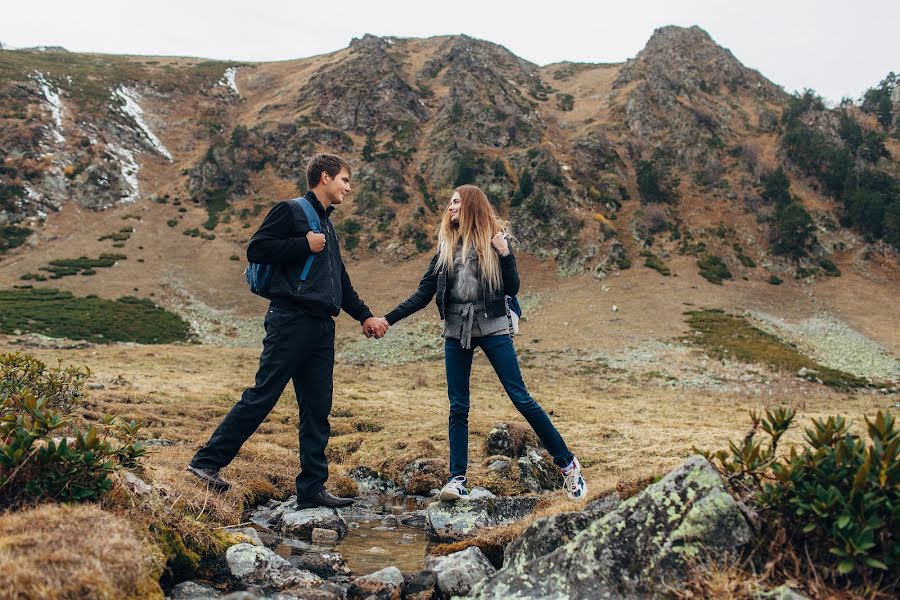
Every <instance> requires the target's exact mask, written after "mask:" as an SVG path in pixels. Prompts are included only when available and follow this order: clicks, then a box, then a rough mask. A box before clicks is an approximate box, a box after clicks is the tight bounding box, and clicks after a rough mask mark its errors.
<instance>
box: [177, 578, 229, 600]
mask: <svg viewBox="0 0 900 600" xmlns="http://www.w3.org/2000/svg"><path fill="white" fill-rule="evenodd" d="M220 597H221V595H220V594H219V592H218V590H216V589H215V588H211V587H209V586H208V585H203V584H202V583H197V582H196V581H184V582H182V583H179V584H178V585H176V586H175V587H173V588H172V593H171V594H170V595H169V598H171V599H172V600H209V599H211V598H220Z"/></svg>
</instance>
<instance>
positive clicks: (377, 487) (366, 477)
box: [347, 467, 402, 496]
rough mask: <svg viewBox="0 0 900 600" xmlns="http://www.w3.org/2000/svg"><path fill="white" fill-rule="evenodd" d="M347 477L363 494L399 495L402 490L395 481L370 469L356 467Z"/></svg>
mask: <svg viewBox="0 0 900 600" xmlns="http://www.w3.org/2000/svg"><path fill="white" fill-rule="evenodd" d="M347 475H348V476H349V477H350V479H352V480H353V481H355V482H356V484H357V485H358V486H359V491H360V493H363V494H386V495H391V496H393V495H395V494H399V493H400V492H401V491H402V490H401V489H400V486H399V485H397V484H396V483H395V482H394V480H393V479H391V478H390V477H388V476H387V475H384V474H382V473H380V472H379V471H376V470H375V469H370V468H369V467H354V468H353V469H350V472H349V473H347Z"/></svg>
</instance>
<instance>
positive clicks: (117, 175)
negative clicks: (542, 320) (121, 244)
mask: <svg viewBox="0 0 900 600" xmlns="http://www.w3.org/2000/svg"><path fill="white" fill-rule="evenodd" d="M790 105H791V97H790V96H789V95H788V94H786V93H785V92H784V91H783V90H782V89H780V88H779V87H778V86H776V85H775V84H773V83H772V82H770V81H768V80H767V79H766V78H765V77H764V76H762V75H761V74H759V73H757V72H756V71H753V70H751V69H748V68H746V67H745V66H743V65H742V64H741V63H740V62H739V61H738V60H737V59H736V58H735V57H734V56H733V55H732V54H731V52H729V51H728V50H727V49H725V48H722V47H721V46H719V45H717V44H716V43H715V42H714V41H713V40H712V39H711V38H710V37H709V35H708V34H707V33H706V32H704V31H703V30H701V29H699V28H697V27H692V28H687V29H685V28H679V27H664V28H661V29H659V30H657V31H656V32H655V33H654V34H653V36H652V37H651V39H650V40H649V41H648V43H647V46H646V47H645V48H644V49H643V50H642V51H641V52H640V53H638V55H637V56H636V57H635V58H633V59H631V60H629V61H627V62H626V63H624V64H613V65H602V64H598V65H594V64H574V63H562V64H557V65H549V66H546V67H538V66H536V65H534V64H532V63H529V62H527V61H524V60H522V59H520V58H518V57H516V56H515V55H513V54H512V53H510V52H509V51H508V50H506V49H505V48H503V47H501V46H497V45H495V44H491V43H489V42H485V41H481V40H477V39H474V38H470V37H467V36H449V37H437V38H429V39H399V38H378V37H374V36H369V35H367V36H365V37H363V38H362V39H357V40H354V41H353V42H352V43H351V45H350V46H349V47H348V48H346V49H344V50H341V51H338V52H335V53H332V54H328V55H323V56H317V57H312V58H308V59H302V60H297V61H288V62H281V63H261V64H238V63H226V62H219V61H206V60H199V59H181V58H163V57H119V56H100V55H86V54H74V53H68V52H65V51H61V50H58V51H45V52H37V51H30V50H15V51H13V50H3V51H2V52H0V225H4V224H5V225H19V226H27V227H30V228H32V229H33V228H35V227H37V226H38V223H39V221H40V220H41V219H44V218H45V217H46V215H47V214H49V213H52V212H56V211H60V210H62V209H63V208H64V207H65V206H66V205H67V204H69V203H75V204H78V205H80V206H82V207H86V208H89V209H93V210H102V209H104V208H108V207H110V206H113V205H115V204H117V203H122V202H135V201H137V200H139V199H143V198H149V197H154V198H157V199H159V200H160V202H161V203H165V202H168V201H169V200H172V201H173V202H178V203H183V204H184V205H185V206H187V207H189V208H192V209H193V208H194V207H197V208H200V209H203V208H205V209H206V211H205V225H206V227H207V229H209V230H210V231H214V232H215V234H217V235H219V236H223V237H225V238H226V239H230V240H234V241H238V242H240V241H243V240H245V238H246V233H247V232H244V231H240V230H238V231H235V230H234V228H232V227H223V226H222V225H221V223H222V222H223V221H229V220H230V218H231V217H233V216H237V215H238V214H240V211H241V210H242V209H243V210H246V207H247V206H249V205H248V202H251V203H252V202H256V203H258V202H260V201H268V200H272V199H278V198H284V197H285V196H288V195H291V194H293V193H295V192H296V188H298V187H301V188H302V187H303V185H304V184H303V181H302V180H303V177H302V171H303V166H304V164H305V161H306V160H307V158H308V156H309V155H310V154H311V153H313V152H315V151H318V150H330V151H334V152H338V153H341V154H343V155H345V156H347V157H348V158H349V159H350V160H351V161H352V163H353V164H354V165H355V166H356V173H355V193H354V195H353V197H352V199H351V201H350V203H349V205H350V206H349V208H350V210H343V211H341V213H342V214H343V215H344V217H343V218H344V221H343V223H342V224H341V229H342V230H343V232H344V241H345V244H346V246H347V249H348V250H349V251H351V252H353V253H355V254H357V255H364V254H368V253H375V254H386V255H388V256H390V257H393V258H407V257H411V256H414V255H416V254H419V253H423V252H426V251H428V250H429V249H431V248H432V247H433V238H434V236H433V227H434V223H435V222H436V220H437V214H438V213H439V212H440V210H441V208H442V206H443V203H444V201H445V198H446V197H447V195H448V193H449V191H450V190H451V189H452V188H453V187H454V186H455V185H457V184H459V183H463V182H475V183H478V184H479V185H481V186H482V187H483V188H484V189H485V190H486V192H487V194H488V196H489V197H490V199H491V201H492V202H494V203H495V204H496V205H497V207H498V209H499V210H500V212H501V213H502V214H503V215H504V216H506V217H508V218H509V219H510V221H511V223H512V227H513V231H514V232H515V234H516V236H517V238H518V239H519V244H520V246H521V247H522V248H524V249H525V250H527V251H530V252H532V253H534V254H536V255H537V256H539V257H553V258H555V259H556V261H557V263H558V266H559V268H560V270H561V271H562V272H569V273H571V272H576V271H579V270H586V269H593V270H594V271H595V272H596V273H597V274H598V276H600V277H603V276H605V275H606V274H608V273H610V272H613V271H615V270H618V269H621V268H626V267H627V266H628V265H630V264H632V263H633V262H635V261H637V260H642V261H643V260H644V259H646V262H648V263H650V262H651V260H656V261H659V263H663V266H664V262H665V259H666V258H667V257H668V256H670V255H672V254H676V253H680V254H696V255H697V256H698V258H701V259H702V258H704V257H706V256H713V257H715V258H716V259H718V260H719V261H720V263H721V264H722V265H723V266H724V267H726V268H727V270H728V271H729V273H730V274H732V275H733V276H743V277H748V278H755V279H760V280H765V279H767V278H769V277H770V276H771V275H773V274H776V275H777V274H781V275H782V276H784V275H785V274H793V272H794V271H795V266H796V264H800V263H796V259H802V260H805V261H806V263H803V264H804V267H805V270H804V271H802V272H801V275H802V276H809V275H815V274H816V273H819V274H822V273H823V271H822V270H821V269H819V268H818V266H817V265H819V264H822V260H824V259H826V258H828V257H829V256H832V255H833V254H834V253H836V252H838V253H849V252H859V251H862V250H863V249H864V248H867V247H869V242H873V241H877V240H876V239H875V238H877V237H879V236H875V238H872V236H869V239H868V240H867V239H864V237H863V236H861V235H859V234H858V233H857V232H856V230H854V229H848V228H846V227H844V226H842V225H841V223H842V220H841V219H842V218H843V217H844V216H845V215H844V212H845V211H844V209H843V208H842V206H841V205H840V204H839V203H838V202H836V200H835V198H834V197H833V196H834V194H829V193H827V192H828V190H825V189H823V188H822V186H820V185H818V184H817V180H816V178H815V176H814V175H815V174H814V173H813V174H812V176H811V171H810V170H809V169H805V170H804V169H802V168H798V167H797V166H796V164H795V163H796V162H797V161H796V160H792V157H791V155H790V153H789V152H786V150H785V143H784V140H783V139H782V138H783V135H784V133H785V132H784V117H783V113H785V110H786V109H787V108H788V107H789V106H790ZM838 112H839V111H828V110H825V109H824V107H815V106H813V107H809V110H807V111H806V113H804V116H803V118H804V119H805V122H806V123H807V124H808V125H809V127H810V128H812V129H815V130H816V131H820V132H825V133H823V134H822V135H827V134H828V133H829V132H831V134H834V132H835V131H837V129H836V125H835V124H836V123H838V124H839V119H840V118H841V117H840V115H839V114H838ZM845 112H846V114H847V115H849V117H850V118H851V119H853V120H854V123H858V125H859V129H860V131H861V132H863V133H864V134H865V135H875V136H876V137H877V136H878V135H881V136H882V138H881V139H883V140H884V141H882V142H881V144H882V145H881V147H882V148H884V152H883V153H879V154H878V155H877V156H875V158H874V160H873V161H870V162H871V166H870V168H872V169H880V172H883V173H885V174H886V175H885V176H886V177H889V178H891V177H894V178H896V176H897V174H898V167H897V161H896V160H895V158H893V156H894V155H892V154H891V152H890V151H891V149H894V150H896V147H897V143H896V140H894V139H893V138H889V137H884V135H883V134H882V132H880V130H878V125H877V123H874V121H873V120H872V119H871V118H870V117H869V116H868V115H866V114H864V113H862V112H860V111H859V110H857V109H855V108H851V109H849V110H848V111H845ZM841 114H843V113H841ZM886 131H888V132H889V129H888V130H886ZM832 137H834V139H835V142H834V143H835V144H838V145H840V144H844V142H843V141H842V138H841V137H840V136H839V135H838V136H837V137H835V136H834V135H832ZM780 165H785V166H787V169H788V175H789V180H790V182H791V192H792V193H793V194H796V195H797V196H798V197H799V199H800V203H801V204H802V205H804V206H806V208H807V210H808V211H809V213H810V215H811V225H810V226H811V227H812V229H813V230H815V233H816V234H817V236H816V238H815V239H814V240H813V241H812V242H810V243H808V244H807V245H808V248H806V249H805V250H804V252H803V253H802V254H803V256H785V257H784V258H782V257H776V256H774V252H773V250H777V248H773V245H772V241H773V240H772V236H773V231H775V230H776V228H775V227H774V226H773V225H772V223H773V222H774V221H777V219H778V218H780V213H779V212H778V209H777V208H776V207H775V206H774V205H773V204H772V203H771V202H767V201H765V200H764V198H763V195H762V187H761V185H760V183H761V175H762V174H764V173H766V172H768V171H771V170H773V169H775V168H776V167H778V166H780ZM894 185H895V186H896V183H895V184H894ZM897 189H900V187H898V188H897ZM896 200H897V199H896V198H893V199H892V200H891V202H894V203H895V205H896ZM191 215H193V213H191ZM241 216H242V217H244V216H246V215H244V214H241ZM253 216H254V217H256V218H257V219H259V218H261V215H259V211H258V210H257V212H256V213H255V214H254V215H253ZM177 218H178V220H179V221H182V220H183V219H184V218H185V217H184V216H182V215H179V216H178V217H177ZM199 221H200V222H203V221H204V219H199ZM890 222H891V221H890V219H888V225H890ZM843 223H844V224H845V225H847V224H850V223H847V221H846V219H845V220H844V221H843ZM186 224H188V225H190V222H187V223H186ZM198 224H199V223H198ZM247 227H249V226H246V225H245V228H247ZM777 232H779V233H780V230H777ZM19 234H20V235H27V232H24V233H23V232H21V231H20V232H19ZM881 235H883V236H884V237H885V238H887V237H888V233H887V232H883V233H882V234H881ZM7 245H14V244H13V243H9V244H7ZM875 250H876V253H877V254H880V255H886V256H887V257H888V260H889V261H894V262H895V261H896V254H895V251H894V249H893V248H891V247H890V244H888V245H876V246H875ZM641 253H643V256H642V257H641V258H639V255H640V254H641ZM781 254H785V253H783V252H782V253H781ZM789 258H793V259H795V260H794V261H791V260H789ZM654 264H658V263H654ZM716 264H719V263H716ZM827 271H828V270H827V269H825V272H827ZM661 272H662V270H661Z"/></svg>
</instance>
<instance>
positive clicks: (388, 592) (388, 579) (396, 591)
mask: <svg viewBox="0 0 900 600" xmlns="http://www.w3.org/2000/svg"><path fill="white" fill-rule="evenodd" d="M404 583H405V581H404V579H403V573H401V572H400V569H398V568H397V567H387V568H385V569H381V570H380V571H375V572H374V573H370V574H369V575H365V576H363V577H357V578H356V579H354V580H353V581H352V582H351V583H350V587H349V588H347V600H365V599H371V598H377V599H379V600H380V599H382V598H390V599H391V600H399V598H400V593H401V592H402V591H403V584H404Z"/></svg>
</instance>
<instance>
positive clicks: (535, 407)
mask: <svg viewBox="0 0 900 600" xmlns="http://www.w3.org/2000/svg"><path fill="white" fill-rule="evenodd" d="M479 346H481V350H482V351H483V352H484V354H485V356H487V358H488V360H489V361H490V362H491V366H493V367H494V371H496V373H497V377H499V378H500V383H502V384H503V389H505V390H506V394H507V395H508V396H509V399H510V400H512V402H513V405H515V407H516V408H517V409H518V411H519V412H520V413H522V416H523V417H525V420H526V421H528V424H529V425H531V428H532V429H534V432H535V433H536V434H537V436H538V438H540V440H541V443H542V444H543V445H544V447H545V448H546V449H547V452H549V453H550V455H551V456H553V462H554V463H555V464H556V466H558V467H560V468H562V467H565V466H567V465H568V464H569V463H570V462H572V453H571V452H570V451H569V448H568V447H566V443H565V442H564V441H563V439H562V436H561V435H559V431H557V430H556V427H554V426H553V423H551V422H550V417H548V416H547V413H546V412H544V409H543V408H541V406H540V405H539V404H538V403H537V402H535V401H534V399H533V398H532V397H531V395H530V394H529V393H528V390H527V389H525V382H524V381H523V380H522V372H521V371H520V370H519V360H518V358H517V357H516V350H515V348H514V347H513V343H512V338H511V337H510V336H508V335H491V336H485V337H473V338H472V348H471V349H470V350H465V349H463V347H462V346H461V345H460V343H459V340H455V339H452V338H447V339H445V340H444V364H445V367H446V370H447V395H448V396H449V398H450V477H457V476H459V475H465V474H466V467H467V466H468V462H469V376H470V375H471V373H472V356H473V354H474V352H475V348H477V347H479Z"/></svg>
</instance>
